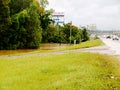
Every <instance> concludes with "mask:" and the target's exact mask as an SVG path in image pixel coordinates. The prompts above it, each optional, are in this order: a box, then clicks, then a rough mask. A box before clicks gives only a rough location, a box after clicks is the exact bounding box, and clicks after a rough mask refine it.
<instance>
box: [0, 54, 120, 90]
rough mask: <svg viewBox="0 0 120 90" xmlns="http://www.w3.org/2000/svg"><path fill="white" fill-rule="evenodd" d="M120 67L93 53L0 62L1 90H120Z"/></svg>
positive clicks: (110, 58)
mask: <svg viewBox="0 0 120 90" xmlns="http://www.w3.org/2000/svg"><path fill="white" fill-rule="evenodd" d="M119 67H120V63H119V62H118V61H117V60H116V59H115V58H114V57H112V56H106V55H100V54H92V53H67V54H63V55H48V56H37V57H34V56H33V57H27V58H17V59H6V60H0V90H120V68H119Z"/></svg>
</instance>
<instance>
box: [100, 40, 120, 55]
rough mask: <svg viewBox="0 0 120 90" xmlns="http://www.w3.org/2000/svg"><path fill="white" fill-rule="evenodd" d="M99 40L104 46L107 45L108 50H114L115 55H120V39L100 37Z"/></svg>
mask: <svg viewBox="0 0 120 90" xmlns="http://www.w3.org/2000/svg"><path fill="white" fill-rule="evenodd" d="M101 40H102V41H103V42H104V43H105V45H106V46H108V47H109V49H110V50H112V51H114V54H115V55H120V40H112V39H106V38H101Z"/></svg>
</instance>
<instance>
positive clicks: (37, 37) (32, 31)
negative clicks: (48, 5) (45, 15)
mask: <svg viewBox="0 0 120 90" xmlns="http://www.w3.org/2000/svg"><path fill="white" fill-rule="evenodd" d="M37 9H38V8H37V6H36V5H35V4H34V3H32V4H31V5H30V8H29V9H28V18H27V23H26V24H25V25H26V29H27V43H26V47H28V48H38V47H39V44H40V42H41V27H40V20H39V14H38V13H37V11H38V10H37Z"/></svg>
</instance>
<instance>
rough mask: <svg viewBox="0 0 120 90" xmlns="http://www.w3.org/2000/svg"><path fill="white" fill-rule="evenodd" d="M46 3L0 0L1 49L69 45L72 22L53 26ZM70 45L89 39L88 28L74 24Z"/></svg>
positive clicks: (34, 0)
mask: <svg viewBox="0 0 120 90" xmlns="http://www.w3.org/2000/svg"><path fill="white" fill-rule="evenodd" d="M47 4H48V1H47V0H43V1H42V4H39V2H38V1H37V0H0V11H1V12H0V50H2V49H8V50H9V49H26V48H31V49H32V48H38V47H39V45H40V43H69V41H70V23H67V24H64V25H63V26H56V25H54V21H53V20H52V18H51V15H52V10H45V6H46V5H47ZM71 31H72V33H71V43H73V41H74V40H76V42H77V43H80V42H83V41H87V40H88V39H89V37H88V34H87V31H86V28H83V29H79V28H78V27H76V26H74V25H72V30H71Z"/></svg>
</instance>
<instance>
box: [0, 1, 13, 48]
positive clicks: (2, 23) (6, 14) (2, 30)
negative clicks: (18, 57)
mask: <svg viewBox="0 0 120 90" xmlns="http://www.w3.org/2000/svg"><path fill="white" fill-rule="evenodd" d="M10 25H11V18H10V9H9V0H0V49H4V47H6V45H7V44H8V42H9V38H8V36H9V26H10Z"/></svg>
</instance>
